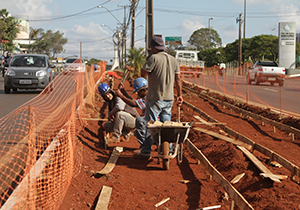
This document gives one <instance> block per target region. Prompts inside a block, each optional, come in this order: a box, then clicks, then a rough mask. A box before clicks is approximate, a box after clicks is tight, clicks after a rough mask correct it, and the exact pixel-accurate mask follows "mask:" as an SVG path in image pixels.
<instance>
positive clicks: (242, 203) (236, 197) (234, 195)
mask: <svg viewBox="0 0 300 210" xmlns="http://www.w3.org/2000/svg"><path fill="white" fill-rule="evenodd" d="M184 143H185V144H186V146H187V148H189V150H191V152H192V153H193V154H194V155H195V156H196V157H197V158H198V159H199V160H200V162H201V163H202V164H203V166H204V167H205V168H206V170H207V171H208V172H209V174H210V175H211V176H212V177H213V178H214V180H216V182H218V183H219V184H220V185H221V187H222V188H223V189H224V190H225V191H226V192H227V193H228V195H229V196H230V198H231V199H232V200H233V201H234V202H235V204H236V205H237V206H238V207H239V208H240V209H243V210H250V209H251V210H253V207H252V206H251V205H250V204H249V203H248V202H247V200H246V199H245V198H244V197H243V196H242V195H241V194H240V193H239V192H238V191H237V190H236V189H235V188H234V187H233V186H232V185H231V184H230V182H229V181H228V180H227V179H225V178H224V177H223V175H222V174H221V173H220V172H219V171H218V170H217V169H216V168H215V167H214V166H213V165H212V164H211V163H210V162H209V160H208V159H207V158H206V157H205V156H204V155H203V153H202V152H201V151H200V150H199V149H198V148H197V147H196V146H195V145H194V144H193V143H192V142H191V141H190V140H189V139H186V140H185V142H184Z"/></svg>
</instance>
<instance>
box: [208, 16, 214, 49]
mask: <svg viewBox="0 0 300 210" xmlns="http://www.w3.org/2000/svg"><path fill="white" fill-rule="evenodd" d="M213 19H214V18H213V17H212V18H209V19H208V29H209V37H208V49H210V34H211V27H210V21H211V20H213Z"/></svg>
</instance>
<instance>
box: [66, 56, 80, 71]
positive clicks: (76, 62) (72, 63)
mask: <svg viewBox="0 0 300 210" xmlns="http://www.w3.org/2000/svg"><path fill="white" fill-rule="evenodd" d="M63 69H64V70H65V69H66V71H72V72H73V71H76V72H77V71H78V72H85V62H83V61H82V59H80V58H79V57H68V58H67V59H66V61H65V62H64V65H63Z"/></svg>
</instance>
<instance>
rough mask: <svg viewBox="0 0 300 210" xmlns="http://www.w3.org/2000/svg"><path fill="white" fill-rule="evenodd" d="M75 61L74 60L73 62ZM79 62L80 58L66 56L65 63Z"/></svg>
mask: <svg viewBox="0 0 300 210" xmlns="http://www.w3.org/2000/svg"><path fill="white" fill-rule="evenodd" d="M75 61H76V62H75ZM74 62H75V63H81V60H80V59H79V58H68V59H67V60H66V63H74Z"/></svg>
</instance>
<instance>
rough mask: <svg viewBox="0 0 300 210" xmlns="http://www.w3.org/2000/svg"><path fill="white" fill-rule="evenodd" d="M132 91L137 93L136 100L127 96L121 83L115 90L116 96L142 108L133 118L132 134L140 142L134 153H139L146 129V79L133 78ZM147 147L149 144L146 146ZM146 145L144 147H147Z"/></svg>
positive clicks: (142, 145)
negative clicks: (133, 128) (137, 115)
mask: <svg viewBox="0 0 300 210" xmlns="http://www.w3.org/2000/svg"><path fill="white" fill-rule="evenodd" d="M133 89H134V90H133V93H137V95H138V97H137V99H136V100H134V99H130V98H129V97H128V93H127V92H126V90H125V89H124V86H123V84H122V83H120V84H119V89H118V90H116V96H118V97H120V98H121V99H122V100H123V101H124V102H125V103H126V104H128V105H130V106H132V107H138V108H140V109H141V110H142V114H141V117H138V118H136V120H135V131H134V136H135V137H136V138H137V140H138V142H139V143H140V144H141V145H140V149H138V150H136V151H135V152H136V153H139V152H140V151H141V150H143V147H144V146H145V145H144V143H145V131H146V125H147V123H146V121H145V119H144V115H145V111H146V95H147V93H148V81H147V80H146V79H145V78H143V77H139V78H137V79H135V80H133ZM148 147H149V146H148ZM148 147H146V148H148Z"/></svg>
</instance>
